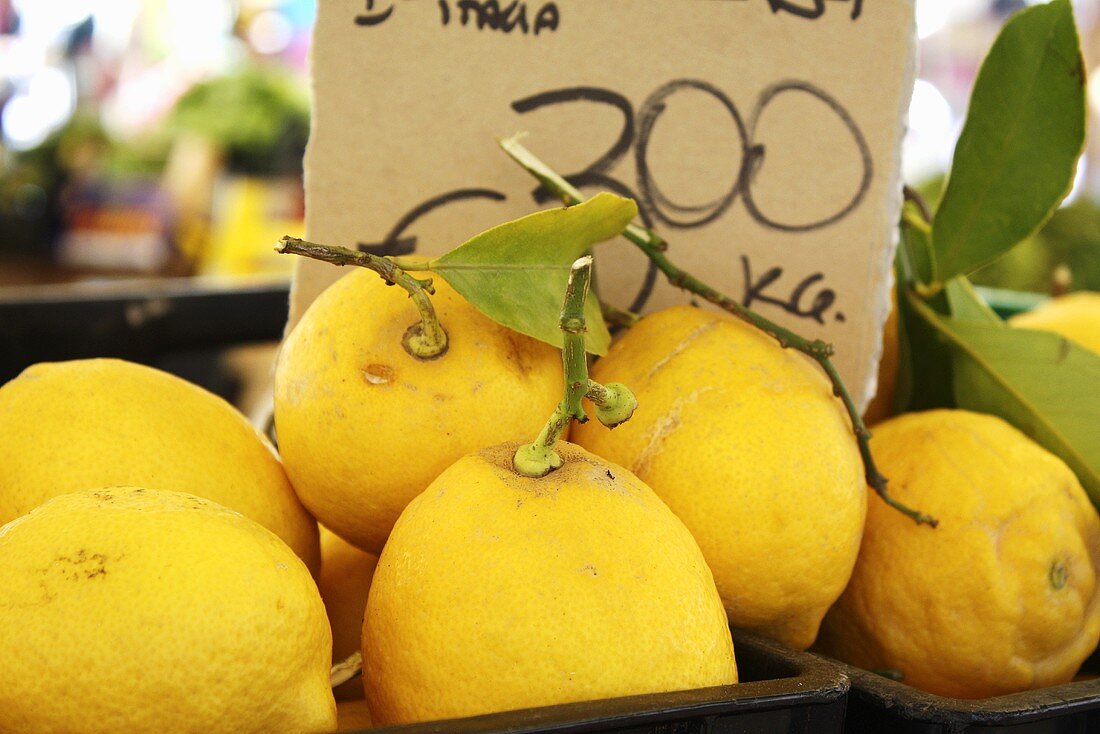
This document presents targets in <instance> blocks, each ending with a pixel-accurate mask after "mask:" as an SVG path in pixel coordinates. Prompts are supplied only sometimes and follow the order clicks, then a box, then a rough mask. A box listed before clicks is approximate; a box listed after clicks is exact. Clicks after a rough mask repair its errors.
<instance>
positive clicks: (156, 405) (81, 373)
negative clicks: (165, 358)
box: [0, 359, 320, 570]
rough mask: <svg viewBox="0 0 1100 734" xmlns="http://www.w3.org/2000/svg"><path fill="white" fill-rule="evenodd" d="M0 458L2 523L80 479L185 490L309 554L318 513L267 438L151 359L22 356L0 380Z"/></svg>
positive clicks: (84, 485) (311, 562)
mask: <svg viewBox="0 0 1100 734" xmlns="http://www.w3.org/2000/svg"><path fill="white" fill-rule="evenodd" d="M0 466H2V467H3V471H0V523H5V522H8V521H9V520H13V519H15V518H16V517H19V516H20V515H23V514H25V513H27V512H29V511H30V510H32V509H34V508H35V507H37V506H38V505H40V504H42V503H43V502H45V501H46V500H47V499H50V498H51V497H56V496H57V495H59V494H65V493H67V492H73V491H77V490H81V489H94V488H96V487H106V486H111V485H133V486H140V487H147V488H150V489H167V490H176V491H184V492H189V493H192V494H197V495H199V496H200V497H205V498H206V499H209V500H213V501H214V502H217V503H219V504H223V505H225V506H227V507H229V508H231V509H234V510H236V511H238V512H240V513H242V514H244V515H245V516H247V517H249V518H251V519H253V520H255V521H256V522H258V523H260V524H261V525H263V526H264V527H266V528H267V529H268V530H271V531H272V532H273V533H275V534H276V535H278V536H279V537H280V538H282V539H283V540H284V541H285V542H286V544H287V545H289V546H290V547H291V548H292V549H293V550H294V552H295V553H297V554H298V556H299V557H300V558H302V559H303V560H305V562H306V564H307V565H308V566H309V567H310V568H311V569H313V570H316V568H317V566H318V564H319V560H320V551H319V548H318V542H317V523H316V522H314V520H313V518H312V517H310V516H309V513H307V512H306V510H305V508H303V507H302V505H301V503H300V502H299V501H298V498H297V497H296V496H295V494H294V490H293V489H292V488H291V486H290V482H289V481H288V480H287V477H286V475H285V474H284V473H283V468H282V465H281V464H280V463H279V458H278V456H276V454H275V451H274V449H273V448H272V447H271V444H270V443H268V441H267V439H265V438H264V437H263V436H261V435H260V434H259V433H258V432H257V431H256V430H255V429H254V428H253V427H252V425H251V424H250V423H249V422H248V420H247V419H245V417H244V416H242V415H241V414H240V413H239V412H237V410H235V409H234V408H233V407H232V406H231V405H229V403H227V402H225V401H224V400H222V399H221V398H219V397H217V396H216V395H213V394H211V393H209V392H207V391H206V390H203V389H202V388H200V387H198V386H196V385H192V384H191V383H189V382H186V381H185V380H181V379H180V378H178V377H175V376H173V375H170V374H168V373H166V372H161V371H160V370H156V369H153V368H151V367H145V366H142V365H138V364H133V363H130V362H123V361H120V360H116V359H89V360H76V361H72V362H57V363H46V364H37V365H34V366H33V367H29V368H27V369H26V370H25V371H24V372H23V373H22V374H21V375H19V377H17V378H16V379H14V380H12V381H10V382H8V383H7V384H6V385H4V386H3V387H2V388H0Z"/></svg>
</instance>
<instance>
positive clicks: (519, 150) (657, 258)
mask: <svg viewBox="0 0 1100 734" xmlns="http://www.w3.org/2000/svg"><path fill="white" fill-rule="evenodd" d="M499 143H500V147H501V148H502V149H503V150H504V152H505V153H507V154H508V155H509V157H511V158H512V160H514V161H515V162H516V163H518V164H519V165H520V166H522V167H523V168H524V170H526V171H527V172H528V173H530V174H531V175H532V176H534V177H535V179H537V180H538V181H539V182H540V183H541V184H542V185H543V186H545V187H546V189H547V190H548V191H550V192H551V193H553V194H554V195H555V196H557V197H558V198H559V199H561V200H562V203H564V204H565V205H566V206H574V205H577V204H580V203H582V202H584V201H585V197H584V195H583V194H581V192H580V191H579V190H578V189H577V188H576V187H574V186H573V185H571V184H570V183H569V182H568V181H566V180H565V178H563V177H562V176H561V175H559V174H558V173H556V172H555V171H554V170H553V169H552V168H550V167H549V166H548V165H546V164H545V163H544V162H542V161H541V160H540V159H539V158H538V157H536V156H535V154H534V153H532V152H531V151H530V150H528V149H527V148H525V147H524V146H523V144H522V143H520V142H519V138H518V136H517V137H512V138H507V139H504V140H501V141H499ZM622 235H623V237H626V238H627V239H628V240H630V241H631V242H633V243H634V244H635V245H637V246H638V248H639V249H641V250H642V252H644V253H645V255H646V257H648V258H649V259H650V261H651V262H653V264H654V265H656V266H657V268H658V269H659V270H660V271H661V272H662V273H663V274H664V275H665V277H666V278H667V279H668V282H669V283H670V284H671V285H673V286H675V287H677V288H681V289H683V290H686V291H689V292H691V293H694V294H695V295H697V296H699V297H700V298H703V299H704V300H706V301H707V302H709V303H712V304H714V305H715V306H718V307H719V308H721V309H723V310H725V311H728V312H729V313H731V314H733V315H734V316H736V317H738V318H740V319H742V320H744V321H747V322H748V323H750V324H752V325H753V326H755V327H756V328H758V329H760V330H761V331H763V332H764V333H766V334H768V335H769V336H771V337H772V338H774V339H775V340H776V341H777V342H779V344H780V345H781V346H782V347H784V348H787V347H789V348H791V349H796V350H798V351H800V352H802V353H803V354H805V355H806V356H808V357H810V358H811V359H813V360H814V361H815V362H817V363H818V364H819V365H821V368H822V369H823V370H824V371H825V374H826V375H828V377H829V380H830V382H832V385H833V393H834V394H835V395H836V396H837V397H839V398H840V399H841V401H842V402H843V403H844V408H845V410H847V412H848V417H849V418H850V419H851V422H852V428H853V430H854V432H855V436H856V441H857V443H858V445H859V454H860V457H861V458H862V459H863V468H864V475H865V477H866V480H867V484H868V485H869V486H870V487H871V488H872V489H873V490H874V491H875V492H876V493H877V494H878V496H879V497H881V498H882V500H883V501H884V502H885V503H886V504H888V505H889V506H890V507H893V508H894V509H896V510H897V511H899V512H901V513H902V514H904V515H906V516H907V517H910V518H912V519H913V520H914V521H915V522H917V523H918V524H927V525H931V526H932V527H935V526H936V524H937V521H936V520H935V518H932V517H930V516H928V515H925V514H924V513H922V512H919V511H918V510H914V509H913V508H911V507H907V506H906V505H904V504H902V503H901V502H899V501H898V500H897V499H895V498H894V497H893V496H892V495H891V494H890V492H889V490H888V489H887V486H886V485H887V479H886V477H885V476H883V474H882V472H880V471H879V470H878V467H877V466H876V465H875V460H874V456H873V455H872V454H871V446H870V439H871V432H870V431H869V430H867V426H866V425H865V424H864V423H863V417H862V415H861V414H860V412H859V409H858V408H857V407H856V404H855V402H854V401H853V400H852V396H851V394H850V393H849V392H848V388H847V387H846V386H845V385H844V381H843V380H842V379H841V377H840V373H839V372H837V369H836V367H835V366H834V365H833V363H832V360H830V359H829V358H830V357H831V356H832V354H833V348H832V346H831V345H829V344H827V343H826V342H824V341H822V340H820V339H813V340H811V339H806V338H804V337H802V336H799V335H798V334H795V333H794V332H792V331H790V330H789V329H785V328H783V327H782V326H779V325H778V324H776V323H774V322H772V321H770V320H768V319H766V318H764V317H763V316H761V315H760V314H758V313H756V312H754V311H752V310H751V309H748V308H745V307H744V306H743V305H741V304H740V303H739V302H738V301H736V300H734V299H733V298H731V297H729V296H727V295H725V294H723V293H722V292H720V291H718V290H717V289H716V288H712V287H711V286H709V285H707V284H706V283H704V282H703V281H701V280H699V279H698V278H696V277H695V276H693V275H692V274H690V273H688V272H686V271H684V270H681V269H680V268H678V267H677V266H676V265H675V264H674V263H673V262H672V260H670V259H669V257H668V255H667V254H666V251H667V250H668V243H667V242H666V241H665V240H664V239H663V238H661V237H660V236H659V235H657V234H656V233H654V232H653V231H652V230H650V229H647V228H645V227H641V226H638V225H636V224H631V225H630V226H629V227H627V228H626V229H625V230H624V231H623V233H622Z"/></svg>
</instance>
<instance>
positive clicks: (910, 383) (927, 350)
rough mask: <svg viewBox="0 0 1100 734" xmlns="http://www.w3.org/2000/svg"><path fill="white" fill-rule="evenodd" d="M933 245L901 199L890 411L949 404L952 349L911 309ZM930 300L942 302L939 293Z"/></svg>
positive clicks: (928, 266)
mask: <svg viewBox="0 0 1100 734" xmlns="http://www.w3.org/2000/svg"><path fill="white" fill-rule="evenodd" d="M931 266H932V245H931V242H930V241H929V230H928V225H927V224H926V223H925V222H924V221H923V220H921V219H920V218H919V217H918V216H914V210H913V209H912V207H911V206H910V205H906V207H905V212H904V214H903V218H902V222H901V242H899V243H898V251H897V255H896V256H895V258H894V270H895V272H896V273H897V280H898V282H897V286H896V293H895V295H896V298H895V302H896V304H897V309H898V379H897V390H896V392H895V393H894V409H895V412H898V413H902V412H906V411H914V410H930V409H932V408H944V407H953V406H954V397H953V396H952V394H951V355H950V354H949V353H948V351H947V348H946V347H945V346H944V344H943V341H942V340H941V339H940V338H939V337H938V335H937V334H936V332H935V330H934V329H932V328H931V327H929V326H928V324H926V323H925V322H924V321H923V320H922V319H920V318H919V317H918V316H916V315H915V314H914V312H913V307H912V306H911V305H910V301H911V300H914V299H919V296H917V294H916V293H914V292H913V290H912V287H913V285H914V284H915V283H918V282H924V281H923V280H922V278H921V273H925V274H928V275H931V272H932V271H931ZM934 301H935V302H937V303H938V304H939V305H940V306H941V307H943V308H946V301H945V298H944V296H943V294H942V293H941V294H939V295H937V296H935V298H934Z"/></svg>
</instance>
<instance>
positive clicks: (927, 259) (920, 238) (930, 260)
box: [897, 204, 936, 283]
mask: <svg viewBox="0 0 1100 734" xmlns="http://www.w3.org/2000/svg"><path fill="white" fill-rule="evenodd" d="M897 258H898V262H897V266H898V276H899V277H900V278H902V279H903V280H905V281H907V282H909V283H914V282H916V283H929V282H931V281H932V275H933V272H934V271H935V268H936V262H935V253H934V252H933V251H932V228H931V227H930V226H929V224H928V222H926V221H924V219H922V218H921V216H920V214H919V213H918V212H917V209H916V207H915V206H913V205H912V204H906V205H905V207H904V208H903V209H902V216H901V241H900V242H899V243H898V256H897Z"/></svg>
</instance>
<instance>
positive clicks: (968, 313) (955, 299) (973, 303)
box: [944, 275, 1005, 327]
mask: <svg viewBox="0 0 1100 734" xmlns="http://www.w3.org/2000/svg"><path fill="white" fill-rule="evenodd" d="M944 291H945V292H946V294H947V303H948V305H949V306H950V308H951V315H952V316H953V317H955V318H956V319H958V320H960V321H970V322H973V323H978V324H991V325H993V326H1001V327H1003V326H1004V325H1005V323H1004V322H1003V321H1001V317H1000V316H998V315H997V314H996V313H994V312H993V309H991V308H990V307H989V304H987V303H986V302H985V301H983V300H982V297H981V296H979V295H978V294H977V292H975V290H974V286H972V285H971V284H970V281H969V280H967V279H966V276H963V275H960V276H958V277H955V278H952V279H951V280H949V281H947V285H946V286H945V287H944Z"/></svg>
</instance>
